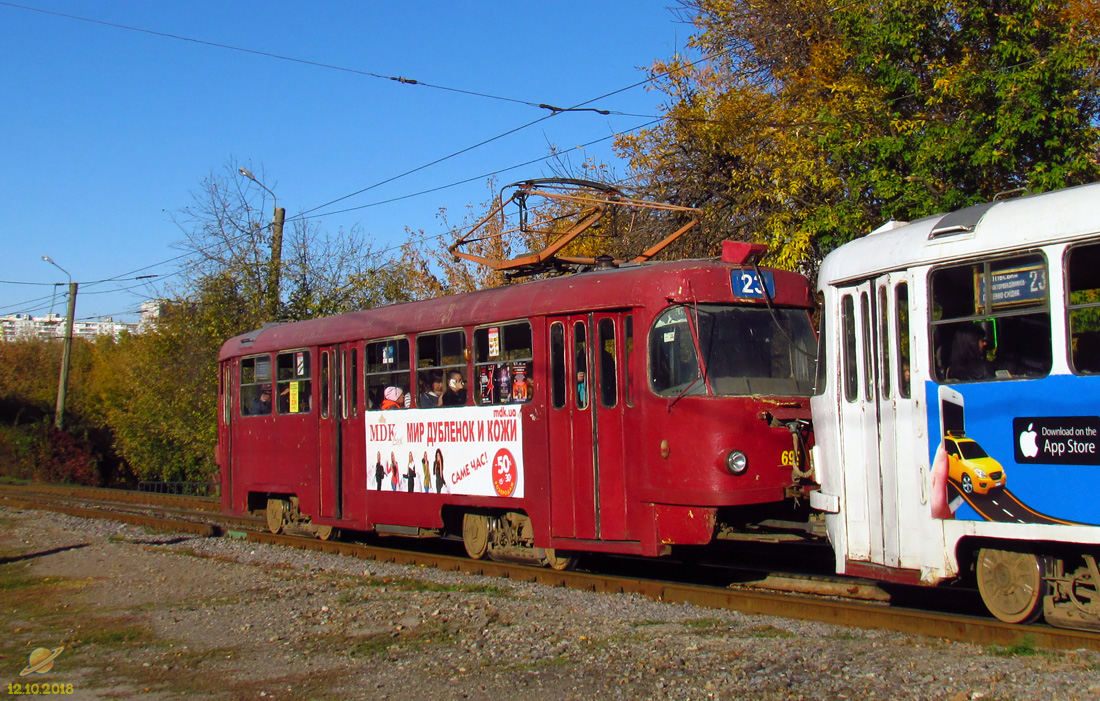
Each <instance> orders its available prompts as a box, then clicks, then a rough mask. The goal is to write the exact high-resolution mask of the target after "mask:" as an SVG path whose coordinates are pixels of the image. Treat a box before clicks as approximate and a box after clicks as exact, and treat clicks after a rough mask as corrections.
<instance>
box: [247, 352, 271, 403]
mask: <svg viewBox="0 0 1100 701" xmlns="http://www.w3.org/2000/svg"><path fill="white" fill-rule="evenodd" d="M270 413H271V356H269V355H256V356H252V357H251V358H242V359H241V416H267V415H269V414H270Z"/></svg>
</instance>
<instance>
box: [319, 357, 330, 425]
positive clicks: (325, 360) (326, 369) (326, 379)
mask: <svg viewBox="0 0 1100 701" xmlns="http://www.w3.org/2000/svg"><path fill="white" fill-rule="evenodd" d="M331 368H332V354H331V353H329V352H328V351H322V352H321V418H322V419H327V418H328V415H329V399H330V397H331V393H330V392H329V387H330V384H331V382H332V370H331Z"/></svg>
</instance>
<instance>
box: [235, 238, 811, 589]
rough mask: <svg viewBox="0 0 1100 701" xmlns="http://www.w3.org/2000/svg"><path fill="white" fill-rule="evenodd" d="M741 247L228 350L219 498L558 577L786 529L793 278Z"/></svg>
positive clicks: (799, 444)
mask: <svg viewBox="0 0 1100 701" xmlns="http://www.w3.org/2000/svg"><path fill="white" fill-rule="evenodd" d="M750 252H753V253H756V251H752V247H749V246H746V245H744V244H727V247H726V249H725V255H724V256H723V259H722V260H721V261H718V260H706V261H703V260H697V261H683V262H674V263H650V264H640V265H626V266H622V267H618V268H613V269H606V270H594V271H590V272H585V273H580V274H576V275H571V276H564V277H557V278H552V279H548V280H542V281H536V282H527V283H522V284H516V285H512V286H508V287H504V288H497V289H490V290H485V291H481V292H476V293H472V294H465V295H458V296H452V297H445V298H440V299H433V300H428V301H423V302H413V303H407V304H398V305H393V306H388V307H382V308H377V309H371V310H366V311H360V312H353V313H349V314H343V315H340V316H334V317H329V318H323V319H315V320H311V321H302V322H296V323H287V324H279V325H273V326H266V327H264V328H262V329H259V330H257V331H254V332H252V333H248V334H244V335H241V336H237V337H235V338H233V339H230V340H229V341H228V342H226V343H225V345H224V346H223V347H222V350H221V355H220V372H219V399H220V401H219V412H218V413H219V417H218V421H219V440H218V450H217V457H218V463H219V465H220V468H221V472H222V501H223V508H224V510H225V511H227V512H229V513H234V514H243V513H247V512H259V511H266V513H267V517H268V525H269V526H270V528H271V529H272V530H273V531H276V532H277V531H279V530H281V529H283V528H286V527H288V526H292V525H297V526H300V527H304V528H308V529H310V530H312V531H313V532H315V533H316V534H317V535H318V536H319V537H322V538H328V537H331V534H332V532H333V529H337V528H342V529H353V530H358V531H375V532H378V533H381V534H396V535H406V536H445V537H446V536H449V537H458V536H460V535H461V537H462V539H463V541H464V543H465V546H466V550H467V552H468V553H469V554H470V555H471V556H472V557H475V558H477V557H485V556H489V557H492V558H495V559H507V560H518V561H527V562H535V563H541V564H549V565H551V566H554V567H559V568H560V567H567V566H569V564H570V563H571V561H572V556H573V554H574V553H577V552H583V551H598V552H608V553H628V554H636V555H645V556H658V555H662V554H666V553H668V552H669V549H670V546H673V545H681V544H687V545H699V544H706V543H709V542H711V541H712V540H713V539H714V538H715V537H716V534H718V533H719V532H720V529H725V531H726V532H729V531H730V530H733V529H739V530H742V531H744V529H745V527H746V525H752V524H758V523H760V522H761V521H764V520H767V519H780V520H783V519H790V518H791V514H792V509H793V507H794V504H795V503H796V501H797V498H798V497H800V496H804V495H805V494H806V493H807V492H808V490H809V489H810V488H811V487H812V486H814V485H812V484H811V479H810V477H811V476H810V475H809V473H808V471H803V466H804V465H805V460H806V455H805V453H806V446H805V445H804V443H805V435H804V433H803V431H804V427H805V426H806V425H808V421H809V418H810V416H809V400H808V397H809V395H810V394H811V390H812V382H813V375H814V353H815V345H816V341H815V338H814V332H813V329H812V326H811V322H810V311H811V309H812V307H813V301H812V296H811V287H810V284H809V283H808V281H807V280H806V279H805V278H803V277H801V276H799V275H797V274H794V273H790V272H784V271H779V270H771V269H757V268H756V267H755V266H754V265H751V264H746V262H745V261H746V255H747V254H748V253H750ZM792 437H793V438H792Z"/></svg>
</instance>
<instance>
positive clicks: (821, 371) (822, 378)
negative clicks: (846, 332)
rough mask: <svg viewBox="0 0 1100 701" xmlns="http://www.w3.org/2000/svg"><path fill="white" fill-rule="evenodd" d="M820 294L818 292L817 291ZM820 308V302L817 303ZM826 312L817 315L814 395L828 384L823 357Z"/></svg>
mask: <svg viewBox="0 0 1100 701" xmlns="http://www.w3.org/2000/svg"><path fill="white" fill-rule="evenodd" d="M819 295H820V293H819ZM818 306H819V308H820V302H819V303H818ZM827 317H828V314H818V315H817V368H816V372H815V373H814V396H817V397H820V396H822V395H823V394H825V390H826V389H827V388H828V384H829V373H828V372H826V368H827V367H828V366H829V365H828V363H827V362H826V361H825V359H826V358H827V357H828V356H827V355H826V353H825V350H826V349H825V339H826V338H828V336H829V334H828V331H827V329H828V325H827V324H826V322H825V320H826V318H827Z"/></svg>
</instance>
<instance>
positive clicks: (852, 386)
mask: <svg viewBox="0 0 1100 701" xmlns="http://www.w3.org/2000/svg"><path fill="white" fill-rule="evenodd" d="M840 328H841V333H843V334H844V338H843V343H844V398H845V399H846V400H848V401H849V402H854V401H855V400H856V399H858V398H859V365H858V361H857V359H856V310H855V300H854V299H853V297H852V295H844V297H843V298H842V299H841V301H840Z"/></svg>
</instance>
